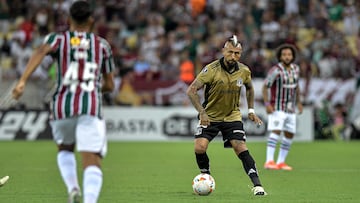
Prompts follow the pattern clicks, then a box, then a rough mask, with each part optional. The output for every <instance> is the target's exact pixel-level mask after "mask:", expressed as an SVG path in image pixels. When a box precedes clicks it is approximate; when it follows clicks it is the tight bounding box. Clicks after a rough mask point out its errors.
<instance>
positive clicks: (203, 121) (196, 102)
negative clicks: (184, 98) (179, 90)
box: [186, 79, 210, 126]
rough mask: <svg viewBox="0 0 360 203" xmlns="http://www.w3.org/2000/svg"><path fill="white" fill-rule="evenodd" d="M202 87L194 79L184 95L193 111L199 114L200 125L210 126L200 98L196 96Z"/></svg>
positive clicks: (202, 85) (199, 82)
mask: <svg viewBox="0 0 360 203" xmlns="http://www.w3.org/2000/svg"><path fill="white" fill-rule="evenodd" d="M203 87H204V83H202V82H201V81H200V80H198V79H195V80H194V81H193V82H192V83H191V84H190V86H189V87H188V89H187V91H186V94H187V95H188V97H189V99H190V101H191V103H192V104H193V106H194V107H195V109H196V110H197V111H198V112H199V117H200V125H203V126H208V125H209V124H210V120H209V117H208V115H207V114H206V111H205V109H204V107H203V106H202V105H201V103H200V96H199V94H198V90H199V89H201V88H203Z"/></svg>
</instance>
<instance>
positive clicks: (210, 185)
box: [192, 173, 215, 196]
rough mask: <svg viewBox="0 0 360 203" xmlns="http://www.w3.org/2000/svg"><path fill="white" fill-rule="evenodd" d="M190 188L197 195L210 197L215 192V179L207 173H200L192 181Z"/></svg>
mask: <svg viewBox="0 0 360 203" xmlns="http://www.w3.org/2000/svg"><path fill="white" fill-rule="evenodd" d="M192 188H193V190H194V192H195V194H197V195H201V196H206V195H210V194H211V193H212V192H213V191H214V190H215V179H214V178H213V177H212V176H211V175H209V174H207V173H200V174H199V175H197V176H195V178H194V179H193V181H192Z"/></svg>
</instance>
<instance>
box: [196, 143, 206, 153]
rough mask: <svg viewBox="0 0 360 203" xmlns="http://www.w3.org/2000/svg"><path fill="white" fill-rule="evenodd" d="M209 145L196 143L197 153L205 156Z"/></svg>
mask: <svg viewBox="0 0 360 203" xmlns="http://www.w3.org/2000/svg"><path fill="white" fill-rule="evenodd" d="M206 149H207V144H205V143H196V144H195V152H196V153H198V154H203V153H205V152H206Z"/></svg>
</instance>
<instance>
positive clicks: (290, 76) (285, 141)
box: [262, 44, 303, 171]
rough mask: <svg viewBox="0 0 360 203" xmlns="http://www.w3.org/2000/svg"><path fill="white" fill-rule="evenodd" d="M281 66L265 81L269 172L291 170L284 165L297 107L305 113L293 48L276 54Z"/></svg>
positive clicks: (267, 165) (279, 49)
mask: <svg viewBox="0 0 360 203" xmlns="http://www.w3.org/2000/svg"><path fill="white" fill-rule="evenodd" d="M276 56H277V59H278V61H279V63H277V64H276V65H274V66H273V67H272V68H271V69H270V70H269V72H268V74H267V77H266V79H265V81H264V85H263V89H262V94H263V98H264V102H265V106H266V112H267V113H268V130H269V131H270V135H269V137H268V141H267V149H266V162H265V165H264V167H265V168H266V169H274V170H277V169H282V170H288V171H290V170H292V167H291V166H289V165H287V164H286V163H285V159H286V157H287V155H288V152H289V150H290V146H291V143H292V140H293V137H294V134H295V133H296V107H297V108H298V113H299V114H300V113H302V110H303V106H302V104H301V102H300V89H299V84H298V82H299V79H300V69H299V66H298V65H296V64H294V61H295V56H296V49H295V47H294V46H292V45H290V44H283V45H281V46H280V47H279V48H278V49H277V53H276ZM282 132H283V134H284V136H283V137H282V140H281V144H280V149H279V153H278V158H277V160H276V162H275V161H274V153H275V150H276V146H277V143H278V140H279V139H280V135H281V133H282Z"/></svg>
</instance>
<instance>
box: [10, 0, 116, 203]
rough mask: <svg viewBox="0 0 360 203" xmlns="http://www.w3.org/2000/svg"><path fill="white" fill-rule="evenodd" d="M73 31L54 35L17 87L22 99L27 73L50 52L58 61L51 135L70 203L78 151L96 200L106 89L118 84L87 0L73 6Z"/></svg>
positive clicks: (87, 190)
mask: <svg viewBox="0 0 360 203" xmlns="http://www.w3.org/2000/svg"><path fill="white" fill-rule="evenodd" d="M70 17H71V21H70V30H69V31H66V32H63V33H50V34H49V35H47V37H46V38H45V40H44V43H43V44H42V45H41V46H40V47H39V48H38V49H37V50H36V51H35V52H34V54H33V56H32V57H31V58H30V60H29V62H28V64H27V67H26V70H25V72H24V74H23V75H22V76H21V78H20V79H19V82H18V83H17V85H16V86H15V88H14V89H13V97H14V98H15V99H18V98H19V97H20V96H21V95H22V93H23V91H24V89H25V86H26V82H27V80H28V78H29V76H30V75H31V74H32V73H33V72H34V70H35V69H36V67H37V66H38V65H39V64H40V62H41V61H42V60H43V58H44V57H45V56H46V55H48V54H50V55H52V56H53V57H54V58H56V60H57V63H58V64H57V65H58V69H57V74H58V75H57V90H56V92H55V93H54V96H53V100H52V104H51V107H52V120H51V121H50V124H51V127H52V132H53V137H54V140H55V142H56V144H57V145H58V149H59V151H58V154H57V162H58V167H59V169H60V173H61V176H62V178H63V180H64V183H65V185H66V187H67V190H68V193H69V202H80V195H81V192H80V186H79V183H78V176H77V172H76V171H77V170H76V159H75V154H74V149H75V146H76V150H77V151H79V152H80V154H81V158H82V165H83V166H82V167H83V196H84V197H83V202H84V203H95V202H97V200H98V197H99V194H100V190H101V187H102V182H103V178H102V170H101V159H102V157H103V156H104V155H105V153H106V147H107V140H106V137H105V121H104V120H103V119H102V112H101V106H102V92H106V91H112V90H113V88H114V82H113V73H112V72H113V69H114V61H113V56H112V52H111V47H110V45H109V44H108V42H107V41H106V40H105V39H103V38H100V37H99V36H96V35H95V34H93V33H91V28H92V26H93V23H94V19H93V17H92V10H91V7H90V5H89V3H87V2H86V1H75V2H74V3H73V4H72V5H71V7H70Z"/></svg>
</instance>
